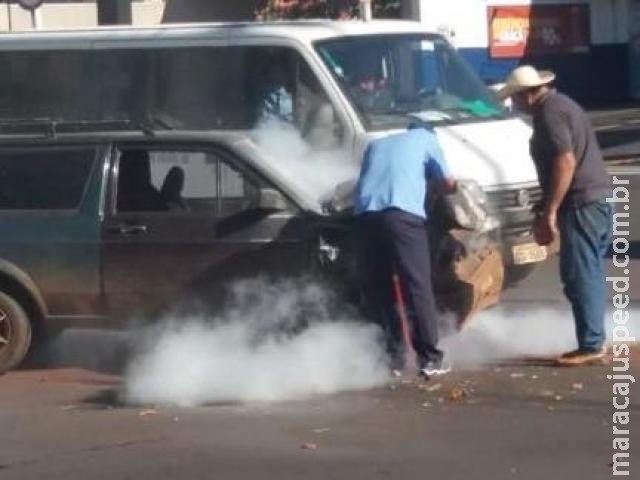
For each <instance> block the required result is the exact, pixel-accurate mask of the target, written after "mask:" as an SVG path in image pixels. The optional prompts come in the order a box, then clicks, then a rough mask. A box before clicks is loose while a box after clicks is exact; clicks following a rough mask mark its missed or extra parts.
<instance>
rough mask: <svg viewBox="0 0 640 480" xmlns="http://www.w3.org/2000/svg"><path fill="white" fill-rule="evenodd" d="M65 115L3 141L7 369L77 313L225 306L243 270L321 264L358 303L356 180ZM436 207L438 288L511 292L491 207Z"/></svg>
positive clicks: (1, 265)
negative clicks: (336, 182) (99, 126)
mask: <svg viewBox="0 0 640 480" xmlns="http://www.w3.org/2000/svg"><path fill="white" fill-rule="evenodd" d="M61 128H62V127H61V126H60V125H55V124H52V123H48V124H43V125H38V124H37V123H36V124H34V125H33V126H30V127H29V128H26V129H25V128H23V127H20V129H19V130H20V131H19V133H16V134H5V135H3V139H2V143H1V146H0V224H1V226H2V236H1V237H0V371H5V370H7V369H10V368H12V367H14V366H16V365H17V364H18V363H20V362H21V361H22V359H23V358H24V357H25V355H26V353H27V351H28V350H29V347H30V345H31V344H32V337H34V338H46V337H47V336H48V335H50V334H51V333H52V332H57V331H60V330H61V329H63V328H65V327H68V326H75V327H96V326H98V327H101V328H105V327H118V326H121V325H122V324H123V321H125V320H126V319H127V318H129V317H131V316H132V315H136V316H139V317H141V318H153V317H154V316H155V315H156V314H157V313H158V312H159V311H161V310H162V309H163V308H166V307H169V306H172V307H173V306H175V305H197V306H198V308H202V307H205V308H209V307H211V308H214V309H215V308H219V307H220V306H221V304H222V303H223V302H224V300H225V286H227V285H229V284H230V282H231V281H232V280H233V279H238V278H243V277H253V276H256V275H259V274H264V275H265V276H267V278H271V277H275V276H300V275H309V274H313V275H314V276H316V277H319V278H321V279H325V280H328V281H329V282H331V285H332V286H333V287H334V288H337V289H338V290H339V291H341V292H343V293H344V294H346V295H347V298H348V299H350V300H356V301H357V298H358V297H357V289H356V288H354V286H355V282H354V276H353V272H354V268H353V264H354V262H353V254H352V252H353V248H352V245H351V242H350V231H351V225H352V216H351V214H350V210H349V207H348V204H349V202H348V200H347V201H346V202H345V201H344V199H345V198H346V199H349V198H350V197H351V193H350V192H351V188H352V186H353V184H352V183H351V185H347V184H342V185H340V186H339V188H336V189H335V192H334V195H333V197H332V198H324V200H323V199H321V198H320V197H318V192H317V191H314V190H313V189H310V188H309V183H308V182H307V183H305V182H302V181H301V176H300V175H299V174H300V173H304V175H302V176H304V177H306V178H307V180H308V179H309V178H311V179H313V175H312V174H310V169H311V167H310V166H309V162H306V160H307V159H300V160H298V162H299V163H297V164H295V163H291V162H284V163H282V162H276V161H274V159H273V158H270V157H269V156H268V154H267V153H266V152H265V151H264V149H262V148H261V147H260V144H259V142H257V141H256V140H255V138H253V137H252V134H251V132H241V131H238V132H230V131H223V132H204V133H195V132H185V131H182V132H178V131H154V132H150V131H146V130H143V131H140V132H138V131H135V130H127V131H120V132H119V133H114V132H109V131H108V130H105V131H102V132H101V133H95V130H93V131H92V132H93V133H86V132H84V133H83V132H82V131H81V128H80V127H79V126H77V125H76V126H75V127H74V128H73V129H72V130H70V131H69V132H66V133H64V132H61ZM301 168H302V169H304V170H305V172H301V170H300V169H301ZM323 168H324V167H323ZM320 170H321V171H322V168H321V169H320ZM325 170H326V169H325ZM311 173H313V172H311ZM459 190H460V189H459ZM477 190H478V191H479V192H480V193H481V190H479V189H477ZM463 191H464V190H463ZM341 192H342V194H341ZM480 193H475V194H474V193H473V191H468V192H467V195H466V198H467V199H468V198H470V197H481V195H480ZM459 196H460V198H458V200H453V201H454V203H455V202H461V203H460V204H459V203H455V205H456V206H460V205H461V204H463V203H464V202H462V200H463V198H462V197H465V195H459ZM444 207H446V202H445V205H444ZM436 211H437V214H436V215H433V218H434V220H435V221H434V222H433V224H432V225H431V228H432V233H434V236H433V238H432V240H433V241H432V242H431V243H432V249H433V251H432V252H431V253H432V256H433V258H434V261H433V269H434V272H433V276H434V285H435V289H436V294H437V297H438V300H439V302H440V305H441V307H442V308H448V309H452V310H454V311H455V312H457V313H458V315H459V319H460V320H464V319H466V318H467V317H468V315H469V314H470V313H471V312H473V311H474V310H477V309H480V308H484V307H486V306H488V305H491V304H493V303H495V302H496V301H497V300H498V298H499V294H500V292H501V290H502V283H503V263H502V259H501V256H500V253H499V246H498V245H499V243H498V242H493V243H492V239H491V232H493V230H491V231H487V228H486V226H487V225H489V224H490V223H492V222H488V221H489V220H491V218H490V217H487V218H485V221H483V222H481V225H484V226H482V227H481V228H475V229H474V228H466V229H464V228H459V227H460V225H461V222H460V221H458V222H457V223H456V222H455V217H456V215H455V214H451V215H448V214H447V213H446V212H448V211H450V212H453V211H455V212H459V211H460V208H450V209H447V208H442V207H437V208H436ZM463 211H464V209H463ZM468 211H469V212H471V211H477V205H476V207H475V208H471V209H469V210H468ZM464 217H465V218H467V220H466V221H468V218H469V215H468V214H465V215H464ZM447 219H448V220H447ZM451 220H454V222H453V224H452V223H451ZM452 226H453V227H454V228H451V227H452ZM492 228H493V227H492Z"/></svg>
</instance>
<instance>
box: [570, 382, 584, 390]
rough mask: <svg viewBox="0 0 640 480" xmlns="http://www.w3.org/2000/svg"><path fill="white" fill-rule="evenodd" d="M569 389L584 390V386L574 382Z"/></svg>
mask: <svg viewBox="0 0 640 480" xmlns="http://www.w3.org/2000/svg"><path fill="white" fill-rule="evenodd" d="M571 388H572V389H574V390H582V389H583V388H584V385H583V384H582V382H576V383H573V384H572V385H571Z"/></svg>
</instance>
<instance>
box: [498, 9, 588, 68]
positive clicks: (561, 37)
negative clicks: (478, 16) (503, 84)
mask: <svg viewBox="0 0 640 480" xmlns="http://www.w3.org/2000/svg"><path fill="white" fill-rule="evenodd" d="M487 14H488V18H489V51H490V53H491V56H492V57H493V58H520V57H523V56H524V55H531V54H533V55H536V54H537V55H549V54H562V53H581V52H585V51H588V50H589V42H590V26H589V5H587V4H575V5H526V6H525V5H520V6H495V7H487Z"/></svg>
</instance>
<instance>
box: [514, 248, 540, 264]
mask: <svg viewBox="0 0 640 480" xmlns="http://www.w3.org/2000/svg"><path fill="white" fill-rule="evenodd" d="M511 251H512V253H513V263H514V264H516V265H524V264H526V263H535V262H541V261H543V260H546V258H547V247H544V246H541V245H538V244H537V243H525V244H523V245H515V246H514V247H512V250H511Z"/></svg>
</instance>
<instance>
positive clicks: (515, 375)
mask: <svg viewBox="0 0 640 480" xmlns="http://www.w3.org/2000/svg"><path fill="white" fill-rule="evenodd" d="M509 376H510V377H511V378H522V377H524V376H525V375H524V373H521V372H513V373H512V374H511V375H509Z"/></svg>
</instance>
